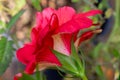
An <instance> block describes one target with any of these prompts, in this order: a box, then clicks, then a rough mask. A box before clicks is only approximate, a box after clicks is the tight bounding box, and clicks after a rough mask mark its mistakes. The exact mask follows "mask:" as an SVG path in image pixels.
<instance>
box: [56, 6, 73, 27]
mask: <svg viewBox="0 0 120 80" xmlns="http://www.w3.org/2000/svg"><path fill="white" fill-rule="evenodd" d="M56 14H57V16H58V19H59V25H62V24H64V23H66V22H67V21H69V20H71V19H72V17H73V15H75V10H74V9H73V8H72V7H67V6H65V7H62V8H59V9H58V10H57V11H56Z"/></svg>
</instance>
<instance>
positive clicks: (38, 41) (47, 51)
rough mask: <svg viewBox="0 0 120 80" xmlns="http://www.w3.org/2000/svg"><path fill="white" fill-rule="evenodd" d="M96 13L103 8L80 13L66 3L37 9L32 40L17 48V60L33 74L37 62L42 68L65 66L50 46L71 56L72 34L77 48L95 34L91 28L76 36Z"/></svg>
mask: <svg viewBox="0 0 120 80" xmlns="http://www.w3.org/2000/svg"><path fill="white" fill-rule="evenodd" d="M96 14H101V11H100V10H91V11H88V12H85V13H78V14H77V13H76V12H75V10H74V9H73V8H71V7H67V6H65V7H62V8H59V9H58V10H55V9H52V8H46V9H44V10H43V11H42V12H37V14H36V26H35V27H34V28H33V29H32V32H31V42H30V43H27V44H25V45H24V46H23V47H22V48H20V49H18V50H17V54H16V55H17V58H18V60H19V61H20V62H22V63H23V64H25V65H26V69H25V71H24V72H25V73H27V74H32V73H33V72H34V70H35V68H36V65H39V69H40V70H42V69H44V68H46V67H50V66H55V65H56V66H62V64H61V62H60V61H59V60H58V59H57V57H56V56H55V55H54V54H53V53H52V51H51V49H54V50H56V51H58V52H61V53H63V54H65V55H68V56H69V55H70V53H71V40H72V38H73V37H74V43H75V45H76V47H77V46H78V45H79V44H80V43H81V42H82V41H84V40H86V39H89V38H90V37H91V36H92V35H93V34H94V32H93V31H89V32H86V33H84V34H82V35H81V36H79V37H78V36H77V34H78V32H79V31H80V30H82V29H86V28H89V27H91V26H92V25H93V21H92V20H91V19H90V18H88V17H89V16H94V15H96Z"/></svg>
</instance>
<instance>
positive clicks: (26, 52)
mask: <svg viewBox="0 0 120 80" xmlns="http://www.w3.org/2000/svg"><path fill="white" fill-rule="evenodd" d="M34 51H35V46H33V45H31V44H26V45H24V47H23V48H20V49H19V50H17V58H18V59H19V60H20V61H21V62H22V63H24V64H28V63H29V62H30V61H31V60H33V59H34V54H33V53H34Z"/></svg>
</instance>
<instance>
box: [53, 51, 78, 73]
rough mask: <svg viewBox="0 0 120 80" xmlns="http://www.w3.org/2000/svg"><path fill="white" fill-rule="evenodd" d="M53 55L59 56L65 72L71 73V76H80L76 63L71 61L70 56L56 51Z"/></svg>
mask: <svg viewBox="0 0 120 80" xmlns="http://www.w3.org/2000/svg"><path fill="white" fill-rule="evenodd" d="M52 51H53V53H54V54H55V55H56V56H57V58H58V59H59V61H60V62H61V64H62V68H63V69H64V70H67V72H70V73H71V74H73V73H74V74H78V70H77V67H76V66H75V64H74V61H73V60H72V59H71V57H70V56H66V55H64V54H62V53H60V52H57V51H55V50H52Z"/></svg>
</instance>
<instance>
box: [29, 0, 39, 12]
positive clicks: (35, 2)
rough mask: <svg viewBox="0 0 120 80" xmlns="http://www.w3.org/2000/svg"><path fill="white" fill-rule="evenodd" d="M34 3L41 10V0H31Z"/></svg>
mask: <svg viewBox="0 0 120 80" xmlns="http://www.w3.org/2000/svg"><path fill="white" fill-rule="evenodd" d="M31 2H32V5H33V6H34V7H35V8H36V9H37V10H38V11H41V6H40V1H39V0H31Z"/></svg>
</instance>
